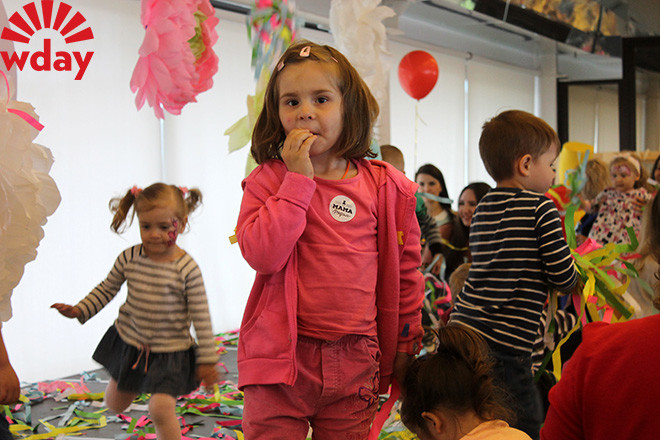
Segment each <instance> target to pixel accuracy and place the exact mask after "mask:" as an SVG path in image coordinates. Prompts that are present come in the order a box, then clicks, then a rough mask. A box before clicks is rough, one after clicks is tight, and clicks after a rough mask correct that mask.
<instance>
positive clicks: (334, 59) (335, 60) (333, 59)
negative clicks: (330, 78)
mask: <svg viewBox="0 0 660 440" xmlns="http://www.w3.org/2000/svg"><path fill="white" fill-rule="evenodd" d="M330 58H332V61H334V62H335V63H337V64H339V61H337V58H335V57H330Z"/></svg>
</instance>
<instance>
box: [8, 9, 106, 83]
mask: <svg viewBox="0 0 660 440" xmlns="http://www.w3.org/2000/svg"><path fill="white" fill-rule="evenodd" d="M54 6H55V4H54V1H53V0H41V2H40V3H36V2H31V3H28V4H27V5H25V6H23V11H24V12H25V15H26V16H27V19H26V18H25V17H24V16H23V15H22V14H21V13H20V11H17V12H14V14H12V16H11V17H10V18H9V22H10V23H11V24H13V25H14V26H16V27H17V28H18V29H19V30H20V31H22V32H23V33H21V32H17V31H15V30H13V29H9V28H8V27H4V28H3V29H2V34H0V38H1V39H3V40H9V41H16V42H18V43H30V40H31V39H32V37H33V36H34V35H35V34H36V33H37V32H38V31H40V30H42V29H52V30H55V31H57V32H59V33H60V34H61V35H62V36H63V37H64V41H65V42H66V43H67V44H69V43H76V42H79V41H85V40H91V39H93V38H94V34H93V33H92V29H91V28H90V27H89V26H87V27H84V26H85V23H86V21H87V20H86V19H85V17H83V15H82V14H81V13H80V12H75V13H73V14H72V16H71V17H69V15H70V14H69V13H70V12H71V9H72V8H71V6H69V5H68V4H66V3H62V2H60V3H58V4H57V7H56V8H54ZM78 29H82V30H78ZM92 55H94V52H93V51H90V52H85V53H82V52H78V51H57V50H56V51H54V53H53V50H52V43H51V40H50V38H44V39H43V50H42V51H41V50H37V51H35V52H33V53H31V52H29V51H23V52H20V53H19V52H11V53H10V52H7V51H0V59H1V60H2V62H3V63H4V65H5V67H6V68H7V70H10V69H12V68H13V66H16V67H17V68H18V69H19V70H23V68H24V67H25V66H26V65H27V64H29V66H30V67H32V69H33V70H35V71H50V70H56V71H69V72H70V71H72V70H73V69H74V68H75V67H76V66H77V68H78V70H77V73H76V76H75V78H74V79H76V80H80V79H82V77H83V75H84V74H85V71H86V70H87V67H88V66H89V63H90V61H91V60H92ZM28 61H29V63H28ZM74 62H75V66H74Z"/></svg>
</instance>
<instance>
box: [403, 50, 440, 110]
mask: <svg viewBox="0 0 660 440" xmlns="http://www.w3.org/2000/svg"><path fill="white" fill-rule="evenodd" d="M437 81H438V63H437V62H436V61H435V58H433V56H431V54H430V53H428V52H424V51H423V50H413V51H412V52H410V53H408V54H406V56H404V57H403V58H402V59H401V62H400V63H399V83H400V84H401V87H403V90H405V92H406V93H407V94H409V95H410V96H412V97H413V98H415V99H422V98H423V97H425V96H426V95H428V94H429V93H430V92H431V90H433V87H434V86H435V83H436V82H437Z"/></svg>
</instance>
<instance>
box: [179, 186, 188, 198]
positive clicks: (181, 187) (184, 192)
mask: <svg viewBox="0 0 660 440" xmlns="http://www.w3.org/2000/svg"><path fill="white" fill-rule="evenodd" d="M179 190H181V192H182V193H183V195H184V196H185V195H186V194H187V193H188V188H186V187H185V186H180V187H179Z"/></svg>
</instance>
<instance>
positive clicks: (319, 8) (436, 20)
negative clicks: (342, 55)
mask: <svg viewBox="0 0 660 440" xmlns="http://www.w3.org/2000/svg"><path fill="white" fill-rule="evenodd" d="M458 1H459V0H426V1H423V0H382V4H383V5H386V6H389V7H391V8H392V9H394V10H395V12H397V16H396V17H395V18H393V19H388V20H387V21H386V22H385V24H386V26H387V27H388V31H389V33H390V37H391V38H393V39H397V38H402V39H405V40H408V41H413V42H414V41H419V42H420V43H424V44H430V45H433V46H437V47H441V48H445V49H448V50H451V51H456V52H462V53H465V54H466V55H467V54H471V55H473V56H479V57H483V58H488V59H492V60H495V61H500V62H504V63H507V64H512V65H516V66H520V67H524V68H529V69H538V68H539V65H540V63H541V60H542V58H543V57H544V56H547V55H548V51H551V53H556V54H557V70H558V75H559V76H560V77H562V78H565V79H567V80H573V81H584V80H603V79H607V80H610V79H620V78H621V60H620V59H619V58H616V57H610V56H601V55H594V54H590V53H587V52H585V51H583V50H580V49H578V48H575V47H573V46H570V45H568V44H564V43H560V42H556V41H554V40H551V39H549V38H546V37H543V36H540V35H538V34H535V33H533V32H531V31H527V30H525V29H522V28H520V27H517V26H514V25H511V24H509V23H506V22H504V21H502V20H499V19H496V18H493V17H490V16H487V15H485V14H481V13H479V12H474V11H469V10H467V9H465V8H463V7H461V6H459V5H458V4H457V3H458ZM599 1H601V2H602V3H604V4H605V3H610V4H614V3H617V4H618V9H617V8H613V10H615V11H617V13H618V14H625V13H627V14H628V16H629V18H631V19H632V18H633V17H634V21H635V23H636V24H637V25H638V26H639V27H642V26H645V27H648V28H651V27H653V26H654V27H656V28H660V0H599ZM231 3H237V4H242V5H248V6H249V5H250V4H251V3H252V2H251V1H250V0H232V1H231ZM330 4H331V1H330V0H296V1H295V7H296V13H297V14H298V15H299V16H300V17H302V18H303V19H304V20H305V21H307V22H309V23H314V24H315V25H317V26H318V27H319V28H321V29H326V30H328V28H329V25H328V16H329V12H330ZM606 6H608V5H606ZM615 6H616V5H615ZM610 7H611V5H610ZM649 23H650V24H649ZM657 34H660V31H658V32H657Z"/></svg>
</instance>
